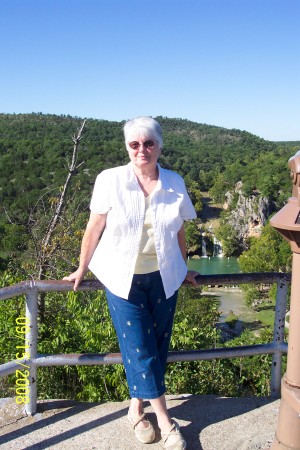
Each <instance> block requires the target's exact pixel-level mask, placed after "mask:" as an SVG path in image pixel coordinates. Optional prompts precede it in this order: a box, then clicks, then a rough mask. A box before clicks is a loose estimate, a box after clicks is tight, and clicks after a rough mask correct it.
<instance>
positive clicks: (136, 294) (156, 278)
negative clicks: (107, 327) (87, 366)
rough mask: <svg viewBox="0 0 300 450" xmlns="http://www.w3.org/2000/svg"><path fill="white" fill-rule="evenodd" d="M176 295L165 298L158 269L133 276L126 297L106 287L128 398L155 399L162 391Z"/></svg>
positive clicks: (163, 391) (163, 390) (164, 389)
mask: <svg viewBox="0 0 300 450" xmlns="http://www.w3.org/2000/svg"><path fill="white" fill-rule="evenodd" d="M177 294H178V291H176V292H175V293H174V294H173V295H172V297H170V298H168V299H166V296H165V292H164V288H163V284H162V280H161V276H160V273H159V271H157V272H152V273H149V274H143V275H134V276H133V280H132V285H131V290H130V292H129V298H128V300H126V299H123V298H121V297H118V296H116V295H114V294H113V293H112V292H110V291H109V290H108V289H107V288H106V296H107V301H108V306H109V310H110V314H111V317H112V320H113V324H114V327H115V330H116V333H117V336H118V341H119V346H120V350H121V354H122V358H123V364H124V366H125V371H126V378H127V383H128V387H129V392H130V396H131V397H132V398H133V397H135V398H141V399H153V398H158V397H160V396H161V395H163V394H164V393H165V391H166V388H165V369H166V362H167V356H168V349H169V344H170V338H171V332H172V325H173V319H174V313H175V308H176V301H177Z"/></svg>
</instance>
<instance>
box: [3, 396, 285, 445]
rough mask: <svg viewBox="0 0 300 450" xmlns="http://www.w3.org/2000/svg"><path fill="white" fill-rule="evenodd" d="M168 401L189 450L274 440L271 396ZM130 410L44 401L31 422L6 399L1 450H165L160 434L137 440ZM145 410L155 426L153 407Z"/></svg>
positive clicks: (276, 406) (275, 403)
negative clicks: (152, 438)
mask: <svg viewBox="0 0 300 450" xmlns="http://www.w3.org/2000/svg"><path fill="white" fill-rule="evenodd" d="M167 402H168V408H169V411H170V413H171V416H172V417H174V418H176V419H177V421H178V423H179V424H180V425H181V427H182V433H183V434H184V436H185V438H186V440H187V443H188V447H187V449H188V450H259V449H261V450H262V449H267V448H270V446H271V443H272V441H273V437H274V434H275V430H276V426H277V419H278V411H279V402H280V401H279V400H274V399H271V398H270V397H250V398H224V397H217V396H214V395H208V396H197V395H178V396H174V395H172V396H168V397H167ZM128 405H129V401H124V402H116V403H79V402H72V401H66V400H49V401H42V402H40V403H39V408H38V413H37V414H35V415H34V416H33V417H30V416H28V417H27V416H26V414H25V413H24V411H23V409H22V408H20V407H19V406H17V405H16V403H15V401H14V399H2V400H0V445H1V449H12V448H13V449H14V450H19V449H22V450H25V449H28V450H29V449H30V450H40V449H47V448H51V449H55V450H64V449H74V450H75V449H80V450H91V449H101V450H125V449H126V450H127V449H140V450H142V449H148V450H152V449H153V450H156V449H161V445H160V443H159V441H160V434H159V431H158V430H157V438H156V440H155V442H154V443H153V444H145V445H143V444H140V443H139V442H138V441H136V440H135V437H134V433H133V431H132V430H131V427H130V424H129V422H128V421H127V418H126V415H127V410H128ZM145 406H146V407H145V410H146V412H147V414H148V417H149V419H150V420H152V422H153V423H154V424H155V426H157V424H156V421H155V416H154V414H153V413H152V412H151V407H150V405H149V404H148V403H145Z"/></svg>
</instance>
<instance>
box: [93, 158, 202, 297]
mask: <svg viewBox="0 0 300 450" xmlns="http://www.w3.org/2000/svg"><path fill="white" fill-rule="evenodd" d="M158 169H159V178H158V182H157V186H156V188H155V192H154V193H153V195H152V196H151V206H150V208H151V215H152V224H153V229H154V242H155V248H156V253H157V260H158V267H159V270H160V274H161V277H162V282H163V286H164V290H165V294H166V297H167V298H169V297H171V296H172V295H173V294H174V292H175V291H176V290H177V289H178V288H179V287H180V286H181V284H182V282H183V280H184V279H185V277H186V273H187V267H186V262H185V261H184V259H183V257H182V254H181V251H180V248H179V245H178V239H177V233H178V231H179V230H180V228H181V226H182V224H183V221H184V220H189V219H194V218H195V217H196V212H195V209H194V207H193V205H192V202H191V200H190V198H189V196H188V193H187V191H186V187H185V184H184V181H183V179H182V177H181V176H180V175H178V174H177V173H175V172H171V171H170V170H166V169H163V168H161V167H160V166H159V165H158ZM90 209H91V211H92V212H93V213H96V214H107V220H106V227H105V229H104V232H103V234H102V237H101V239H100V241H99V244H98V246H97V248H96V250H95V252H94V254H93V257H92V259H91V261H90V264H89V269H90V270H91V271H92V272H93V273H94V274H95V275H96V277H97V278H98V279H99V280H100V281H101V282H102V283H103V284H104V285H105V286H106V287H107V288H108V289H109V290H110V291H111V292H112V293H113V294H115V295H118V296H119V297H122V298H125V299H128V294H129V291H130V287H131V283H132V277H133V275H134V268H135V262H136V258H137V255H138V250H139V244H140V240H141V235H142V229H143V224H144V215H145V201H144V194H143V192H142V190H141V188H140V186H139V184H138V181H137V178H136V175H135V173H134V170H133V166H132V163H131V162H130V163H129V164H127V165H125V166H120V167H115V168H113V169H107V170H104V171H103V172H101V173H100V174H99V175H98V177H97V179H96V183H95V186H94V191H93V195H92V200H91V204H90Z"/></svg>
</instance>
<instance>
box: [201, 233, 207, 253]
mask: <svg viewBox="0 0 300 450" xmlns="http://www.w3.org/2000/svg"><path fill="white" fill-rule="evenodd" d="M202 258H207V253H206V241H205V233H203V234H202Z"/></svg>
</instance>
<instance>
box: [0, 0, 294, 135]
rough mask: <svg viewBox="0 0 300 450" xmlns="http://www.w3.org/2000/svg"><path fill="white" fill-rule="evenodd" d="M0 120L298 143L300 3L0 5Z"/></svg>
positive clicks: (146, 0) (131, 0) (162, 0)
mask: <svg viewBox="0 0 300 450" xmlns="http://www.w3.org/2000/svg"><path fill="white" fill-rule="evenodd" d="M0 49H1V72H0V86H1V91H0V112H4V113H30V112H43V113H54V114H70V115H75V116H79V117H88V118H89V117H92V118H96V119H107V120H117V121H121V120H124V119H129V118H132V117H135V116H138V115H151V116H157V115H162V116H167V117H179V118H183V119H189V120H193V121H195V122H199V123H207V124H211V125H217V126H222V127H225V128H238V129H241V130H247V131H249V132H251V133H253V134H256V135H258V136H261V137H263V138H265V139H269V140H300V55H299V53H300V0H1V1H0Z"/></svg>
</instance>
